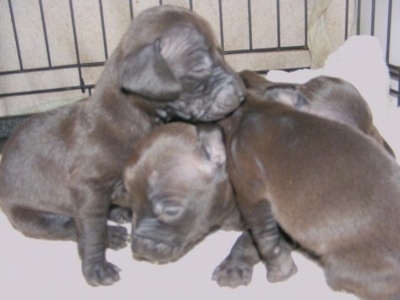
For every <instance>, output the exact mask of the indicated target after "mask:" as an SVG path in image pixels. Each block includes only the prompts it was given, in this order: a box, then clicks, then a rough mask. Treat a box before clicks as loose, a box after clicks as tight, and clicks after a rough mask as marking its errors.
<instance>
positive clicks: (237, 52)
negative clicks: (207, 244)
mask: <svg viewBox="0 0 400 300" xmlns="http://www.w3.org/2000/svg"><path fill="white" fill-rule="evenodd" d="M16 1H20V0H8V1H7V2H6V1H3V2H2V4H1V6H2V12H1V16H2V19H3V21H2V23H3V24H5V25H6V26H8V28H9V30H12V40H7V41H1V42H2V43H3V42H4V43H8V44H7V46H8V47H12V49H14V50H13V51H12V52H11V53H12V54H11V55H9V56H10V57H9V58H8V57H7V59H6V61H7V62H8V61H14V63H13V64H12V63H10V64H6V65H5V66H2V65H0V101H2V100H3V99H5V98H8V99H10V98H11V100H12V101H14V99H15V101H19V99H20V97H27V96H32V95H45V94H48V93H63V92H71V91H75V93H79V94H80V95H81V98H84V97H86V96H88V95H90V94H91V92H92V89H93V88H94V86H95V76H86V74H87V73H88V70H91V69H96V70H98V71H96V72H97V73H96V74H99V73H100V72H101V69H102V66H103V65H104V62H105V60H106V59H107V57H108V55H109V54H110V52H111V51H112V48H113V47H114V46H115V43H114V45H111V43H110V41H109V39H110V38H111V37H113V35H112V34H111V33H109V32H108V31H107V18H106V12H107V8H106V7H105V5H106V3H105V1H106V0H94V1H90V2H91V3H92V7H91V9H88V10H87V11H77V9H78V8H77V7H78V5H77V4H78V3H81V2H79V1H78V0H65V1H64V2H65V6H64V10H67V12H64V13H65V14H67V15H68V17H67V18H68V20H67V21H68V23H69V25H68V26H69V28H70V30H69V34H70V37H71V41H72V44H73V46H72V47H71V48H72V49H73V50H72V51H73V56H74V58H73V60H70V62H69V63H58V62H56V61H55V60H56V59H55V57H54V53H56V52H55V51H56V50H55V49H53V48H52V47H53V43H52V39H54V38H55V35H57V32H53V31H52V30H51V24H50V23H49V21H48V20H49V19H48V16H47V13H48V11H47V10H46V3H48V2H46V0H36V1H32V2H30V3H34V4H35V7H36V8H37V9H36V10H37V13H35V14H33V13H32V14H30V15H28V17H29V18H32V20H29V19H28V20H25V21H24V23H23V24H25V26H27V25H26V24H30V22H35V23H36V24H39V25H37V26H36V27H35V28H36V30H37V31H38V32H33V34H34V35H36V36H35V38H36V39H40V40H41V43H42V44H43V45H44V47H43V50H40V51H39V50H38V53H37V54H40V55H41V57H42V59H41V60H40V63H35V64H29V63H27V57H29V59H32V55H36V54H35V53H36V52H35V53H33V54H32V53H30V54H29V55H28V54H27V51H28V50H27V49H24V44H26V41H24V37H23V36H22V35H21V23H20V20H19V19H18V17H19V16H17V14H16V12H15V4H16ZM343 1H344V2H343V6H342V7H343V9H344V20H343V23H344V24H342V26H343V40H345V39H347V37H348V36H349V28H348V24H349V11H350V7H349V0H343ZM118 2H119V4H120V5H123V6H125V8H126V14H127V18H126V20H125V22H126V25H128V24H129V21H130V20H131V19H133V18H134V17H135V14H136V13H137V10H138V9H140V8H138V7H137V3H138V2H139V1H133V0H119V1H118ZM150 2H151V3H150ZM169 2H171V1H166V0H164V1H163V0H156V1H148V3H150V4H152V5H154V4H155V5H163V4H169ZM175 2H176V1H175ZM178 2H179V3H180V5H182V6H185V7H187V8H189V9H191V10H193V11H195V12H198V13H200V14H201V10H202V8H201V5H204V4H201V1H199V0H197V1H196V0H181V1H178ZM208 2H210V1H208ZM261 2H262V1H256V0H240V3H241V5H242V9H241V11H242V12H241V13H242V14H241V17H240V18H238V17H237V16H234V15H232V12H231V11H230V7H229V5H230V1H225V0H211V2H210V3H212V4H213V5H214V6H215V9H214V11H215V13H214V15H213V16H207V18H208V19H211V18H214V19H213V20H212V22H213V25H214V26H213V27H214V29H216V33H217V35H218V38H219V41H220V44H221V47H222V49H223V51H224V53H225V57H226V59H227V60H228V62H231V61H232V62H233V64H238V65H239V68H250V69H253V70H256V71H259V72H266V71H268V70H269V69H270V68H279V69H298V68H307V67H310V65H309V61H308V60H307V59H306V58H305V57H308V55H309V54H308V44H307V26H308V19H309V7H308V5H309V0H304V1H301V3H302V5H300V9H298V10H297V11H296V13H295V15H296V18H297V19H296V20H295V21H293V20H288V19H287V17H286V15H285V14H284V13H283V11H284V10H283V6H285V5H287V3H290V2H291V1H280V0H272V1H265V2H268V3H269V4H268V5H269V8H268V12H269V13H272V14H273V15H274V18H273V19H274V21H273V22H274V24H269V26H268V28H267V27H265V28H264V27H263V26H261V25H259V17H258V14H259V12H260V10H261V8H259V7H257V6H258V5H260V3H261ZM297 2H298V3H299V2H300V1H297ZM356 2H357V3H356V7H357V8H356V12H355V13H356V19H357V28H356V34H368V35H374V36H378V37H379V39H380V41H381V44H382V46H383V48H384V50H385V53H386V62H387V65H388V67H389V69H390V76H391V89H390V92H391V94H392V95H393V96H394V97H396V98H397V101H398V105H399V106H400V93H399V89H400V66H399V62H398V61H396V60H395V59H394V58H393V55H394V53H395V52H396V51H398V52H400V49H396V47H393V41H394V39H395V38H396V39H399V37H400V34H399V32H400V23H399V22H398V20H397V19H396V16H395V15H394V14H395V11H396V10H397V11H398V10H399V9H400V1H397V2H396V0H387V1H380V3H379V4H380V5H381V6H379V7H378V6H377V3H376V2H377V1H375V0H357V1H356ZM383 2H385V3H384V4H382V3H383ZM202 3H204V1H203V2H202ZM28 5H30V4H28ZM61 9H62V8H61ZM93 12H95V14H96V15H97V16H99V22H98V27H99V28H97V29H95V30H93V32H95V33H98V34H99V35H101V39H100V40H101V44H102V45H101V47H100V48H102V49H101V54H100V55H99V56H98V57H97V58H96V59H92V60H88V59H85V58H84V57H83V55H82V53H83V52H82V51H83V49H84V47H83V45H82V43H83V42H82V39H80V31H79V24H77V15H78V14H79V15H85V14H89V13H91V14H93ZM263 13H264V14H265V13H266V11H264V12H263ZM291 14H292V15H293V12H291ZM243 16H244V17H243ZM33 18H36V20H34V19H33ZM38 18H39V20H37V19H38ZM232 18H236V19H235V22H234V23H232V22H230V21H229V20H230V19H232ZM291 18H293V16H292V17H291ZM238 20H239V21H238ZM288 22H289V23H288ZM291 23H292V24H291ZM232 24H235V26H236V28H234V30H233V31H232V28H230V29H231V30H230V31H227V28H229V26H232ZM283 24H286V25H285V26H283ZM288 24H289V26H288ZM28 26H29V25H28ZM288 27H289V29H290V30H294V33H295V34H294V35H293V33H292V36H295V38H294V39H291V40H289V39H288V38H287V28H288ZM1 30H2V29H0V31H1ZM50 32H51V34H50ZM232 32H233V33H232ZM64 34H65V33H64ZM31 35H32V32H31ZM232 35H235V38H239V40H240V42H239V43H236V44H232V42H231V38H232ZM0 37H1V35H0ZM58 38H60V37H58ZM0 47H1V46H0ZM3 47H4V45H3ZM28 48H29V47H28ZM97 48H99V47H97ZM0 49H1V48H0ZM30 50H31V52H32V51H33V50H32V48H31V49H30ZM39 52H40V53H39ZM293 53H296V54H297V55H293ZM271 54H277V55H283V56H285V57H287V59H285V60H284V61H285V62H286V63H285V65H277V66H276V65H272V66H270V65H266V64H263V63H261V61H265V59H263V58H264V57H269V55H271ZM291 57H293V58H292V59H290V58H291ZM397 59H398V58H397ZM250 61H253V63H249V62H250ZM64 71H66V72H68V74H69V75H68V78H70V80H68V82H65V83H61V84H60V85H59V86H56V87H54V86H48V85H47V84H46V80H43V84H42V85H41V86H40V88H37V87H35V88H30V87H29V86H24V87H22V88H21V87H19V88H18V89H14V90H13V88H12V87H10V86H12V84H9V83H10V82H12V80H13V78H16V76H20V75H25V76H31V77H36V76H37V75H36V74H39V73H40V74H43V73H45V74H46V73H47V72H64ZM23 119H24V118H23V117H19V116H10V117H3V118H0V138H1V137H3V138H4V137H7V136H9V133H10V131H11V130H12V129H13V128H14V127H15V126H16V125H18V124H19V123H20V122H22V121H23Z"/></svg>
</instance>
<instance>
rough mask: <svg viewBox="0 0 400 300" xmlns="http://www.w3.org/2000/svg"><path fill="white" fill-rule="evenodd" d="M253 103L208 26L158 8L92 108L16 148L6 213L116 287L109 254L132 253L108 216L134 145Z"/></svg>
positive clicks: (107, 70)
mask: <svg viewBox="0 0 400 300" xmlns="http://www.w3.org/2000/svg"><path fill="white" fill-rule="evenodd" d="M243 95H244V85H243V83H242V81H241V79H240V78H239V76H238V75H237V74H235V73H234V72H233V71H232V70H231V68H230V67H229V66H228V65H227V64H226V63H225V62H224V60H223V57H222V55H221V51H220V49H219V48H218V46H217V43H216V40H215V38H214V36H213V33H212V32H211V30H210V27H209V25H208V24H207V23H206V22H205V21H204V20H203V19H202V18H200V17H199V16H197V15H196V14H194V13H192V12H190V11H189V10H186V9H183V8H177V7H172V6H160V7H155V8H151V9H149V10H147V11H145V12H143V13H142V14H140V15H139V16H138V17H137V18H135V20H134V21H133V22H132V24H131V26H130V27H129V28H128V31H127V32H126V34H125V35H124V36H123V38H122V40H121V42H120V44H119V46H118V47H117V49H116V50H115V52H114V53H113V54H112V55H111V56H110V58H109V59H108V61H107V62H106V65H105V67H104V72H103V74H102V75H101V77H100V79H99V81H98V84H97V85H96V89H95V91H94V94H93V95H92V96H91V97H90V98H89V99H86V100H83V101H81V102H78V103H76V104H74V105H71V106H68V107H63V108H60V109H56V110H53V111H50V112H46V113H43V114H40V115H37V116H34V117H33V118H32V119H30V120H29V121H27V122H26V123H25V124H24V125H23V126H22V127H21V128H20V129H19V130H18V131H17V132H16V133H15V134H14V135H13V136H12V137H11V138H10V140H9V141H8V142H7V144H6V145H5V148H4V150H3V156H2V162H1V165H0V186H1V189H0V206H1V208H2V210H3V211H4V213H5V214H6V215H7V217H8V219H9V220H10V222H11V224H12V225H13V226H14V227H15V228H16V229H17V230H19V231H21V232H22V233H23V234H24V235H26V236H29V237H33V238H41V239H51V240H72V241H77V244H78V250H79V254H80V257H81V259H82V271H83V275H84V277H85V279H86V281H87V282H88V283H89V284H90V285H92V286H98V285H110V284H112V283H114V282H116V281H118V280H119V274H118V273H119V269H118V267H116V266H114V265H113V264H111V263H109V262H108V261H107V260H106V258H105V249H106V247H107V246H109V247H111V248H114V249H117V248H120V247H123V246H124V245H125V238H126V234H127V233H126V230H125V228H124V227H121V226H119V227H118V226H117V227H110V226H107V214H108V211H109V207H110V204H111V203H110V202H111V200H110V199H111V198H112V197H111V194H112V191H113V190H114V189H115V187H114V185H115V184H116V183H117V182H119V181H120V180H121V176H122V169H123V166H124V164H125V162H126V159H127V158H128V156H129V154H130V152H131V150H132V147H133V145H134V144H135V143H137V142H138V141H139V140H140V139H141V138H143V137H144V136H146V135H147V134H148V133H149V132H150V131H151V130H152V129H154V128H155V127H156V126H158V125H160V124H162V123H164V122H166V121H169V120H171V119H176V118H182V119H185V120H189V121H196V120H197V121H211V120H217V119H220V118H222V117H223V116H225V115H226V114H228V113H230V112H231V111H232V110H234V109H235V108H236V107H237V106H238V105H239V104H240V103H241V101H242V99H243ZM117 215H118V214H117Z"/></svg>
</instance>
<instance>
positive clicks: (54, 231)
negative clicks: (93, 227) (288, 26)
mask: <svg viewBox="0 0 400 300" xmlns="http://www.w3.org/2000/svg"><path fill="white" fill-rule="evenodd" d="M9 217H10V221H11V223H12V224H13V226H14V227H16V229H18V230H19V231H21V232H22V233H23V234H24V235H25V236H27V237H31V238H37V239H45V240H65V241H76V239H77V235H76V227H75V222H74V219H73V218H71V217H68V216H63V215H57V214H53V213H48V212H44V211H38V210H34V209H30V208H25V207H14V208H13V209H12V210H11V214H10V215H9Z"/></svg>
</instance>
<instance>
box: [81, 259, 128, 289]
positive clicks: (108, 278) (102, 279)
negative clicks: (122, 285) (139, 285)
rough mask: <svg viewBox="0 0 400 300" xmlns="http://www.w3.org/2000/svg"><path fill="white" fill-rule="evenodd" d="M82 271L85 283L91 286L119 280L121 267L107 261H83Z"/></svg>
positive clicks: (108, 283)
mask: <svg viewBox="0 0 400 300" xmlns="http://www.w3.org/2000/svg"><path fill="white" fill-rule="evenodd" d="M82 271H83V275H84V276H85V279H86V281H87V283H88V284H89V285H91V286H100V285H111V284H113V283H115V282H117V281H119V280H120V277H119V272H120V271H121V269H120V268H118V267H117V266H115V265H113V264H111V263H109V262H107V261H105V262H104V261H102V262H96V263H91V264H85V263H84V264H83V266H82Z"/></svg>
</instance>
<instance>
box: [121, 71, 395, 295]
mask: <svg viewBox="0 0 400 300" xmlns="http://www.w3.org/2000/svg"><path fill="white" fill-rule="evenodd" d="M242 76H244V79H245V82H247V84H248V85H249V94H248V97H247V101H246V102H245V103H244V104H243V105H242V106H241V108H239V109H238V110H237V111H235V112H234V114H233V115H232V116H231V117H229V118H228V119H226V120H224V121H223V122H221V123H222V126H223V129H224V133H225V135H226V136H225V137H226V143H227V145H226V146H227V154H228V157H227V158H228V160H227V162H228V171H229V177H230V178H229V179H230V180H231V182H232V183H233V187H234V191H235V194H236V196H237V199H236V200H235V198H234V197H233V194H232V190H231V188H230V186H229V185H228V186H227V185H226V184H227V181H225V180H226V178H225V177H226V175H225V171H223V170H224V167H225V166H224V165H225V159H226V158H225V156H224V153H223V150H221V149H223V148H222V146H223V139H222V138H221V134H220V133H218V127H214V128H213V127H208V128H206V131H204V130H205V129H204V127H203V128H198V129H197V130H195V129H194V128H193V127H192V125H187V124H180V125H177V124H174V126H177V127H176V128H175V129H172V127H169V126H171V125H172V124H170V125H167V126H163V127H160V128H159V129H158V131H154V132H153V133H152V136H151V138H150V137H149V139H148V140H147V138H146V139H145V140H142V141H141V143H140V144H139V145H138V147H137V148H136V150H135V153H134V155H133V156H132V158H131V159H130V160H129V161H128V163H127V167H126V169H125V172H124V186H125V189H126V191H127V192H126V195H125V197H124V199H125V201H126V203H125V205H128V206H130V207H132V208H133V211H134V217H133V223H132V233H131V234H132V237H131V239H132V244H131V247H132V250H133V253H134V256H135V257H136V258H138V259H144V260H147V261H150V262H157V263H166V262H171V261H175V260H177V259H179V258H180V257H182V256H183V255H184V254H185V253H187V251H189V250H190V249H191V248H192V247H193V245H195V244H196V243H197V242H199V241H200V240H201V239H202V238H203V237H204V236H206V235H207V234H208V233H210V232H212V231H213V230H215V229H217V228H223V229H236V230H237V229H239V230H244V233H243V234H242V236H241V237H240V238H239V239H238V241H237V242H236V244H235V245H234V247H233V249H232V251H231V253H230V255H229V256H228V258H227V259H226V260H225V261H224V262H223V263H222V264H221V265H220V266H219V267H218V268H217V269H216V271H215V272H214V275H213V278H214V280H217V281H218V283H219V284H220V285H228V286H232V287H234V286H237V285H241V284H247V283H249V282H250V280H251V275H252V268H253V265H254V264H256V263H257V262H259V261H260V259H262V260H263V262H265V263H266V265H267V270H268V279H269V280H270V281H279V280H284V279H286V278H287V277H289V276H291V275H293V274H294V272H295V271H296V267H295V265H294V264H293V261H292V259H291V257H290V247H289V246H288V244H287V242H286V240H285V239H284V238H283V237H284V235H282V231H281V230H283V231H284V232H285V233H286V234H288V235H289V236H290V237H291V238H292V239H294V241H295V242H296V243H298V244H299V245H300V247H301V248H302V249H303V250H304V251H306V252H307V253H308V254H309V255H311V256H313V257H314V258H315V259H316V260H317V261H318V262H319V263H320V264H321V265H322V267H324V269H325V272H326V278H327V281H328V283H329V284H330V286H331V287H332V288H333V289H336V290H346V291H348V292H351V293H354V294H356V295H357V296H359V297H362V298H364V299H395V298H394V297H395V295H397V294H398V293H399V292H400V291H399V290H398V285H397V283H398V280H399V279H400V278H399V276H400V272H399V267H400V266H399V262H398V259H397V258H398V257H397V252H398V249H399V247H400V241H399V239H398V238H397V229H398V227H399V225H397V224H398V222H397V214H398V213H399V210H400V203H399V202H398V198H399V196H400V169H399V167H398V166H397V164H396V163H395V161H394V160H393V158H392V157H391V155H390V153H388V152H387V150H386V149H385V148H384V147H383V145H379V144H378V143H377V142H376V141H375V140H374V139H373V137H370V136H368V135H367V134H365V133H362V131H361V130H359V128H357V126H356V127H351V126H348V125H346V124H345V123H346V122H336V121H332V120H329V119H326V118H321V117H319V116H316V115H312V114H309V113H305V112H301V111H298V110H296V109H295V108H294V107H293V106H292V105H287V104H283V103H280V102H279V99H280V95H279V94H276V92H277V91H276V90H274V91H272V95H273V97H271V96H269V95H268V92H267V93H264V94H263V97H260V95H259V90H258V91H257V88H256V89H253V88H251V85H250V84H249V80H250V82H253V83H254V81H253V80H254V79H259V77H258V75H256V74H254V73H246V72H245V73H242ZM321 80H323V79H321ZM326 80H327V81H329V80H330V79H326ZM264 84H266V82H264ZM256 86H257V87H258V88H261V86H260V83H258V84H257V85H256ZM292 95H296V97H302V96H301V95H299V94H296V93H293V94H292ZM277 96H279V97H278V98H277ZM284 96H285V97H286V94H285V93H284ZM277 99H278V101H277ZM294 100H295V99H293V101H294ZM332 100H334V99H332ZM349 100H350V99H349ZM301 101H304V102H305V101H306V99H303V100H301ZM350 101H351V100H350ZM361 119H362V118H361ZM178 126H179V127H180V129H178ZM185 126H187V127H188V128H189V127H190V129H186V130H185V129H184V127H185ZM206 133H207V134H206ZM205 136H207V138H206V139H205V138H204V137H205ZM146 140H147V141H146ZM212 149H213V150H212ZM199 153H200V154H199ZM213 162H214V163H213ZM201 164H204V166H203V168H201V166H200V165H201ZM200 170H201V171H200ZM206 171H207V172H209V173H206ZM210 172H211V174H214V175H215V176H216V177H215V178H214V180H213V179H212V177H210V175H209V174H210ZM205 174H207V175H205ZM216 178H220V179H222V180H223V181H222V182H221V181H215V179H216ZM224 178H225V179H224ZM377 180H378V181H377ZM193 182H196V185H193ZM376 199H378V200H376ZM236 201H237V203H238V204H239V208H240V213H239V212H238V210H237V209H236V208H237V206H236ZM241 216H243V217H244V220H243V219H242V218H241ZM248 229H250V230H248ZM250 232H251V234H250ZM254 240H255V242H256V245H257V248H256V247H255V246H254ZM381 255H384V256H381ZM382 257H385V260H383V259H381V258H382Z"/></svg>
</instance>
